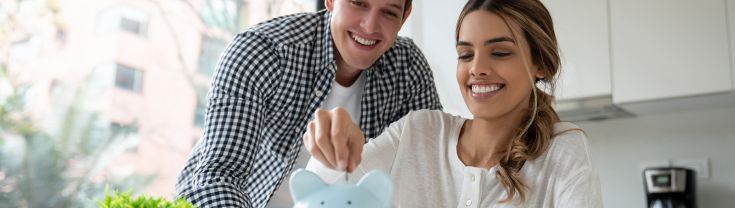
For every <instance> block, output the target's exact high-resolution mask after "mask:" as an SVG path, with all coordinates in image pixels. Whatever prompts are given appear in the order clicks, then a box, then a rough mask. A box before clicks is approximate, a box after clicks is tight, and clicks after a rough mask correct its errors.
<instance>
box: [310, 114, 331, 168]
mask: <svg viewBox="0 0 735 208" xmlns="http://www.w3.org/2000/svg"><path fill="white" fill-rule="evenodd" d="M314 120H315V121H316V131H315V132H314V133H315V135H314V136H315V137H314V138H315V143H316V146H317V147H318V149H319V151H321V153H322V155H323V156H324V159H326V161H327V162H329V164H330V165H331V166H332V167H337V161H335V159H334V146H332V139H331V135H330V134H331V123H332V122H331V118H330V117H329V115H328V113H327V111H325V110H322V109H317V110H316V112H315V113H314Z"/></svg>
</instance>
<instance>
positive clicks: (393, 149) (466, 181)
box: [307, 110, 602, 208]
mask: <svg viewBox="0 0 735 208" xmlns="http://www.w3.org/2000/svg"><path fill="white" fill-rule="evenodd" d="M465 120H466V119H464V118H461V117H458V116H453V115H450V114H447V113H443V112H441V111H435V110H420V111H414V112H411V113H409V114H408V115H407V116H405V117H404V118H402V119H401V120H399V121H398V122H396V123H393V124H391V125H390V127H388V128H387V129H386V131H385V132H383V134H381V135H380V136H379V137H378V138H376V139H374V140H372V141H371V142H369V143H367V144H366V145H365V147H364V151H363V159H362V163H360V165H359V166H358V168H357V169H356V170H355V171H354V172H353V173H352V174H350V177H349V179H350V183H356V182H357V181H359V180H360V178H362V176H363V175H364V174H366V173H367V172H368V171H370V170H375V169H378V170H383V171H385V172H386V173H389V175H390V176H391V180H392V181H393V184H394V195H393V204H394V206H395V207H405V208H408V207H442V208H446V207H458V208H459V207H462V208H465V207H483V208H484V207H560V208H567V207H583V208H588V207H602V196H601V192H600V187H599V179H598V177H597V174H596V173H595V171H594V170H593V168H592V164H591V162H590V158H589V149H588V146H587V139H586V137H585V135H584V134H583V133H581V132H580V131H569V132H565V133H563V134H560V135H557V136H556V137H554V139H553V140H552V144H551V145H550V147H549V149H548V150H547V151H546V152H545V153H543V154H542V155H541V156H539V157H538V158H536V159H534V160H529V161H526V163H525V164H524V166H523V168H521V176H522V178H523V180H525V182H526V183H527V184H528V185H529V187H530V190H529V191H527V192H526V201H525V203H523V204H521V203H520V199H519V197H516V198H515V199H514V201H513V202H512V204H508V203H505V204H500V203H498V201H499V200H502V199H505V196H506V192H505V189H504V188H503V186H502V184H501V183H500V181H498V180H497V178H496V177H495V168H494V167H493V168H491V169H489V170H488V169H484V168H477V167H469V166H465V165H464V163H462V162H461V161H460V160H459V157H458V156H457V141H458V138H459V133H460V130H461V129H462V125H463V124H464V122H465ZM571 128H577V126H576V125H574V124H571V123H565V122H562V123H557V124H555V125H554V131H555V132H561V131H563V130H566V129H571ZM307 170H311V171H314V172H316V173H317V174H318V175H320V176H321V177H322V178H323V179H324V180H325V181H326V182H328V183H334V182H338V181H340V180H344V172H338V171H334V170H331V169H329V168H327V167H325V166H323V165H322V164H321V163H320V162H319V161H317V160H315V159H311V160H310V161H309V164H308V165H307Z"/></svg>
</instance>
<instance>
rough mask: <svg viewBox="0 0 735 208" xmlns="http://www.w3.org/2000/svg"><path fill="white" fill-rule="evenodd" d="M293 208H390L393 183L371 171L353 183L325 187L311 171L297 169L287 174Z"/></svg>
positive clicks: (379, 173) (385, 176) (380, 172)
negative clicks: (289, 175) (288, 175)
mask: <svg viewBox="0 0 735 208" xmlns="http://www.w3.org/2000/svg"><path fill="white" fill-rule="evenodd" d="M289 188H290V189H291V197H293V201H294V202H295V204H294V208H316V207H324V208H329V207H335V208H337V207H339V208H345V207H352V208H384V207H385V208H387V207H390V203H391V196H392V194H393V184H392V183H391V181H390V177H388V175H387V174H385V173H384V172H382V171H371V172H369V173H368V174H367V175H365V176H364V177H362V179H360V182H358V183H357V184H356V185H355V184H331V185H330V184H326V183H324V181H322V179H321V178H319V176H317V175H316V174H314V173H313V172H311V171H308V170H304V169H299V170H296V172H294V173H293V174H292V175H291V181H290V187H289Z"/></svg>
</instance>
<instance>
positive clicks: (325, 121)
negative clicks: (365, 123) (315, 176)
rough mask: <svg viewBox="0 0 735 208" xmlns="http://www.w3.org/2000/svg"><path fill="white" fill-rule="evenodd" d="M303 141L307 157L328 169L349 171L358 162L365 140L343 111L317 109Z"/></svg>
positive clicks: (347, 114)
mask: <svg viewBox="0 0 735 208" xmlns="http://www.w3.org/2000/svg"><path fill="white" fill-rule="evenodd" d="M303 139H304V145H306V149H307V150H309V153H310V154H311V156H313V157H314V158H316V159H317V160H319V161H320V162H321V163H322V164H324V165H325V166H327V167H329V168H331V169H335V170H339V171H347V172H352V171H353V170H354V169H355V167H357V165H358V164H360V161H361V160H362V146H363V145H364V144H365V137H364V136H362V132H361V131H360V128H359V127H358V126H357V125H355V123H354V122H352V119H351V118H350V115H349V113H347V111H346V110H345V109H343V108H339V107H338V108H334V109H332V110H330V111H326V110H323V109H321V108H320V109H317V110H316V112H314V120H312V121H311V122H309V126H308V128H307V130H306V133H304V138H303Z"/></svg>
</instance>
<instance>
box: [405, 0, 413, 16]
mask: <svg viewBox="0 0 735 208" xmlns="http://www.w3.org/2000/svg"><path fill="white" fill-rule="evenodd" d="M411 2H412V0H406V2H404V4H403V13H406V10H407V9H408V7H409V6H411Z"/></svg>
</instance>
